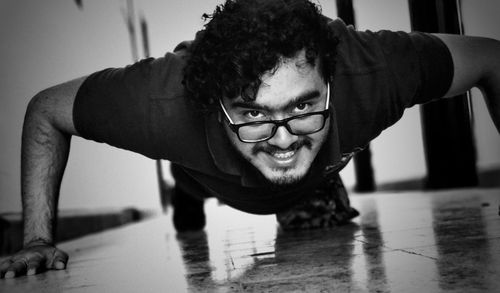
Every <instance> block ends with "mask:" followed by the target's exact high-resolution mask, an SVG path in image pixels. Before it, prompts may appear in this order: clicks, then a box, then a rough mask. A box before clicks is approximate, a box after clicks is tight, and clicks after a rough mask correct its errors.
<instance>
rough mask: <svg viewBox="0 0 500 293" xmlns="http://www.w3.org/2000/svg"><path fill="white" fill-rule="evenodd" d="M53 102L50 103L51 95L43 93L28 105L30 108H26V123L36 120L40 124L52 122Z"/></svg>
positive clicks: (34, 97)
mask: <svg viewBox="0 0 500 293" xmlns="http://www.w3.org/2000/svg"><path fill="white" fill-rule="evenodd" d="M50 104H51V102H50V95H49V94H48V92H47V91H41V92H39V93H38V94H36V95H35V96H33V98H31V100H30V101H29V103H28V106H27V107H26V114H25V117H24V120H25V122H27V121H31V120H36V121H38V122H39V123H40V122H42V121H44V122H50V120H51V105H50Z"/></svg>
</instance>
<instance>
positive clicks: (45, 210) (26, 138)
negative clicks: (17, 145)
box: [21, 94, 71, 245]
mask: <svg viewBox="0 0 500 293" xmlns="http://www.w3.org/2000/svg"><path fill="white" fill-rule="evenodd" d="M48 108H50V102H49V97H47V96H44V95H43V94H41V95H39V96H37V97H35V98H34V99H33V100H32V101H31V103H30V105H29V106H28V110H27V111H26V116H25V120H24V126H23V135H22V147H21V195H22V204H23V221H24V223H23V224H24V245H27V244H29V243H32V242H45V243H53V242H54V232H55V223H56V220H57V203H58V197H59V188H60V185H61V180H62V175H63V172H64V169H65V166H66V162H67V158H68V153H69V145H70V138H71V135H69V134H65V133H64V132H63V131H61V130H60V129H58V128H57V127H55V126H54V121H52V119H51V117H50V115H49V111H48V110H47V109H48Z"/></svg>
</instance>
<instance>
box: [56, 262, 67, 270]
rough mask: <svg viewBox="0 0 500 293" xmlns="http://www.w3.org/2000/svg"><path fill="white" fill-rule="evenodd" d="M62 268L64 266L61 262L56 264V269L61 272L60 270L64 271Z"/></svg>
mask: <svg viewBox="0 0 500 293" xmlns="http://www.w3.org/2000/svg"><path fill="white" fill-rule="evenodd" d="M64 267H65V265H64V263H63V262H61V261H58V262H56V269H58V270H62V269H64Z"/></svg>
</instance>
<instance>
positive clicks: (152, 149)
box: [73, 20, 453, 214]
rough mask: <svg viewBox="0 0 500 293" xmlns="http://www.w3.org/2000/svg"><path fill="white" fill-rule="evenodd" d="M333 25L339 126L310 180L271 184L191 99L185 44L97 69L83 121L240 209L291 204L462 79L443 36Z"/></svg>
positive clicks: (84, 98) (80, 105)
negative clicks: (295, 184)
mask: <svg viewBox="0 0 500 293" xmlns="http://www.w3.org/2000/svg"><path fill="white" fill-rule="evenodd" d="M330 27H331V29H332V30H334V31H335V33H336V34H337V36H338V37H339V39H340V44H339V47H338V56H337V64H336V68H335V78H334V81H333V86H332V88H331V98H330V101H331V102H330V104H331V108H330V109H331V114H332V115H331V117H332V121H331V127H330V133H329V134H328V139H327V142H326V143H325V145H324V146H323V147H322V149H321V150H320V152H319V153H318V156H317V157H316V159H315V161H314V163H313V166H312V167H311V171H310V172H309V174H308V175H307V177H306V178H305V180H303V182H302V183H303V184H301V185H300V187H295V188H293V189H288V190H287V189H285V190H279V191H277V190H271V189H270V188H269V186H268V185H267V184H265V182H264V181H263V180H261V176H260V175H259V174H258V171H257V170H255V168H253V167H252V166H250V164H249V163H247V162H245V161H244V160H243V159H242V158H241V157H240V155H238V153H237V152H236V151H235V150H234V149H233V147H232V146H231V145H230V143H229V141H228V139H227V138H226V136H225V133H224V131H223V128H222V127H221V126H220V122H219V120H218V117H217V115H218V113H202V112H201V111H200V110H198V109H197V108H196V107H194V106H193V105H192V103H190V102H189V101H188V98H187V97H186V95H185V92H184V88H183V85H182V83H181V81H182V70H183V67H184V64H185V60H184V53H185V50H183V49H181V50H180V51H177V52H176V53H167V54H166V55H165V56H164V57H162V58H157V59H153V58H149V59H145V60H142V61H140V62H138V63H136V64H134V65H130V66H127V67H124V68H109V69H105V70H102V71H99V72H96V73H94V74H92V75H90V76H89V77H88V78H87V79H86V81H85V82H84V83H83V85H82V86H81V87H80V89H79V91H78V94H77V97H76V100H75V104H74V109H73V114H74V123H75V127H76V129H77V131H78V133H79V134H80V135H81V136H82V137H84V138H86V139H91V140H95V141H98V142H104V143H108V144H110V145H112V146H116V147H119V148H123V149H127V150H130V151H134V152H137V153H141V154H143V155H145V156H147V157H149V158H153V159H165V160H169V161H171V162H172V163H174V164H178V165H179V166H181V167H182V170H183V171H184V173H185V175H186V176H187V177H189V179H190V180H192V181H193V182H197V183H199V185H200V186H203V187H204V189H205V190H204V191H206V192H208V193H209V194H210V195H212V196H216V197H217V198H219V199H220V200H221V201H223V202H225V203H226V204H228V205H230V206H233V207H235V208H237V209H240V210H243V211H246V212H251V213H258V214H267V213H275V212H277V211H279V210H283V209H286V208H289V207H290V206H291V205H292V204H294V203H295V202H296V201H297V200H299V199H301V198H303V197H305V196H307V194H308V191H310V190H311V189H312V188H314V186H316V185H318V184H320V182H322V181H324V178H325V177H328V176H331V175H332V174H335V173H336V172H338V171H339V169H340V168H342V167H343V166H344V165H345V164H346V163H347V161H348V159H350V157H352V155H353V154H354V153H355V152H357V151H359V150H361V149H362V148H363V147H364V146H366V145H367V144H368V143H369V142H370V141H371V140H372V139H374V138H375V137H377V136H378V135H379V134H380V133H381V132H382V131H383V130H384V129H385V128H387V127H389V126H391V125H392V124H394V123H395V122H396V121H398V120H399V119H400V118H401V116H402V114H403V112H404V110H405V109H406V108H408V107H411V106H413V105H415V104H420V103H425V102H428V101H431V100H433V99H436V98H439V97H441V96H443V95H444V94H445V93H446V91H447V90H448V89H449V87H450V85H451V81H452V78H453V63H452V59H451V55H450V52H449V51H448V49H447V47H446V45H445V44H444V43H443V42H442V41H441V40H439V39H438V38H437V37H435V36H432V35H430V34H425V33H404V32H391V31H380V32H370V31H365V32H358V31H355V30H354V29H353V28H352V27H350V26H349V27H346V26H345V24H344V23H343V22H342V21H340V20H334V21H332V22H331V23H330Z"/></svg>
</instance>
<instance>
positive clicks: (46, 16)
mask: <svg viewBox="0 0 500 293" xmlns="http://www.w3.org/2000/svg"><path fill="white" fill-rule="evenodd" d="M221 1H222V0H220V1H219V0H217V1H216V0H210V1H209V0H169V1H162V0H154V1H152V0H151V1H147V0H142V1H138V0H136V1H135V7H136V11H137V12H138V13H142V14H143V15H144V16H145V17H146V19H147V20H148V23H149V30H150V43H151V52H152V55H153V56H161V55H163V54H164V53H165V52H166V51H168V50H171V49H173V47H174V46H175V45H176V44H177V43H178V42H179V41H182V40H186V39H192V38H193V36H194V33H195V32H196V31H197V30H199V29H200V28H201V26H202V21H201V15H202V13H204V12H211V11H213V8H214V7H215V4H216V3H219V2H221ZM317 2H320V3H321V4H322V6H323V12H324V14H325V15H328V16H330V17H335V15H336V10H335V8H334V5H335V1H333V0H329V1H327V0H322V1H317ZM463 2H464V10H465V11H467V13H465V12H464V22H466V31H467V32H468V33H471V34H473V33H474V34H486V35H490V36H493V37H496V38H499V39H500V36H499V35H498V30H497V29H496V28H498V27H500V23H499V18H498V17H497V15H498V13H495V12H494V11H497V12H498V7H499V4H497V3H496V2H497V1H495V0H488V1H486V0H483V1H480V2H481V4H478V1H472V0H469V1H463ZM83 4H84V9H83V10H78V8H77V7H76V5H75V3H74V1H71V0H45V1H36V0H31V1H28V0H4V1H2V2H0V58H1V59H0V61H1V64H2V66H1V67H0V101H1V104H0V137H1V140H0V212H7V211H20V210H21V206H20V188H19V173H20V171H19V169H20V166H19V165H20V163H19V162H20V160H19V158H20V141H21V127H22V119H23V115H24V111H25V107H26V104H27V103H28V101H29V99H30V98H31V97H32V96H33V95H34V94H35V93H36V92H38V91H40V90H41V89H44V88H46V87H48V86H50V85H54V84H57V83H60V82H63V81H66V80H68V79H71V78H75V77H78V76H82V75H85V74H88V73H91V72H94V71H96V70H99V69H102V68H105V67H109V66H122V65H125V64H128V63H129V62H130V60H131V54H130V44H129V39H128V34H127V31H126V26H125V22H124V19H123V15H122V10H123V9H124V8H125V2H124V1H123V0H122V1H118V0H113V1H86V0H83ZM355 8H356V12H357V24H358V28H360V29H367V28H370V29H372V30H376V29H381V28H388V29H393V30H405V31H408V30H409V20H408V9H407V5H406V1H400V0H392V1H391V0H378V1H372V0H356V1H355ZM495 9H496V10H495ZM483 16H484V17H483ZM469 23H470V24H469ZM469 30H470V31H469ZM476 117H477V118H478V121H480V122H477V123H476V126H477V127H478V128H480V130H479V131H476V133H477V137H478V142H479V147H478V149H479V159H480V160H479V163H480V167H488V166H490V167H491V166H494V165H499V164H500V158H499V157H500V155H499V151H500V147H499V146H500V142H499V138H498V135H497V134H496V133H495V131H494V130H492V128H491V122H488V119H487V118H485V117H486V116H485V115H484V113H481V114H477V113H476ZM479 118H480V119H479ZM421 145H422V144H421V132H420V128H419V114H418V111H417V110H416V109H412V110H409V111H408V113H407V115H406V116H405V118H403V120H402V121H400V122H399V123H398V124H397V126H395V127H394V128H391V129H390V130H388V131H386V132H385V133H383V134H382V135H381V136H380V137H379V138H377V140H376V141H374V143H373V152H374V156H375V157H374V164H375V168H376V177H377V180H378V181H379V182H384V181H389V180H395V179H404V178H413V177H415V176H423V175H424V173H425V169H424V161H423V150H422V146H421ZM393 164H395V165H393ZM352 173H353V172H352V167H348V168H347V169H346V170H345V171H344V172H343V177H344V179H345V181H346V182H347V184H348V185H351V184H352V183H353V182H354V179H353V175H352ZM157 189H158V188H157V182H156V173H155V167H154V162H153V161H151V160H149V159H146V158H144V157H142V156H140V155H137V154H133V153H130V152H127V151H123V150H117V149H115V148H112V147H109V146H107V145H103V144H96V143H93V142H87V141H84V140H82V139H78V138H74V139H73V142H72V149H71V155H70V159H69V162H68V167H67V170H66V174H65V177H64V181H63V185H62V191H61V192H62V193H61V201H60V206H61V208H82V207H83V208H99V207H116V206H130V205H134V206H139V207H148V208H158V207H159V199H158V192H157Z"/></svg>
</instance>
